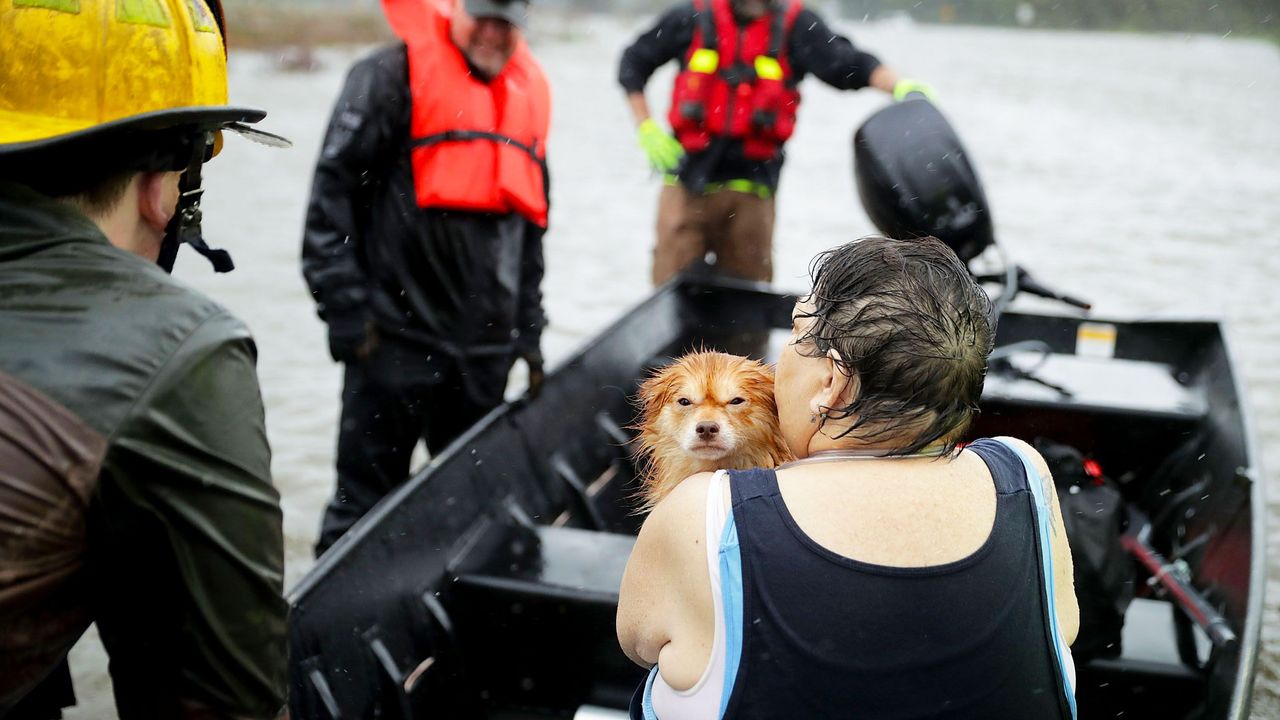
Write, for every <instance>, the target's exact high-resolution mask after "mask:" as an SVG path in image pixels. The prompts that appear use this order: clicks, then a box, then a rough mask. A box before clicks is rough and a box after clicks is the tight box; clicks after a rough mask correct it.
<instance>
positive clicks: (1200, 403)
mask: <svg viewBox="0 0 1280 720" xmlns="http://www.w3.org/2000/svg"><path fill="white" fill-rule="evenodd" d="M793 301H794V298H792V297H789V296H786V295H781V294H776V293H773V292H770V291H768V290H767V289H765V288H763V287H761V286H757V285H754V284H749V283H732V282H726V281H722V280H709V279H698V278H694V277H686V278H683V279H681V280H679V281H677V282H676V283H673V284H671V285H668V286H666V287H664V288H662V289H660V290H659V291H658V292H656V293H655V294H654V295H653V296H652V297H650V298H649V299H647V300H646V301H645V302H643V303H642V304H641V305H640V306H638V307H637V308H636V309H634V310H633V311H632V312H630V313H629V314H627V315H626V316H625V317H623V318H622V319H621V320H619V321H618V322H617V323H616V324H614V325H613V326H612V327H610V328H609V329H608V330H606V331H605V332H604V333H602V334H601V335H600V336H599V337H598V338H596V339H595V340H594V341H593V342H591V343H590V344H589V345H588V346H587V347H585V348H584V349H583V350H582V351H580V352H579V353H578V354H577V355H576V356H574V357H573V358H572V359H571V360H569V361H568V362H567V363H565V364H564V365H563V366H561V367H560V368H558V369H557V370H556V371H555V372H553V373H551V374H550V375H549V376H548V378H547V381H546V384H545V386H544V389H543V391H542V394H541V395H540V396H539V397H538V399H537V400H536V401H533V402H526V401H523V400H522V401H518V402H516V403H512V404H510V405H507V406H504V407H502V408H500V409H498V410H496V411H495V412H493V413H492V414H490V415H489V416H488V417H486V418H485V419H484V420H483V421H482V422H480V423H479V424H478V425H477V426H475V427H474V428H473V429H472V430H470V431H469V432H468V433H467V434H466V435H465V436H464V437H462V438H460V439H459V440H458V441H457V442H456V443H455V444H453V445H452V446H451V447H450V448H449V449H448V450H447V451H446V452H444V453H443V454H442V455H441V456H440V457H438V458H435V459H433V461H432V462H431V464H430V465H429V466H428V467H427V468H426V469H424V470H423V471H422V472H421V473H419V474H418V475H416V476H415V477H413V478H412V479H410V480H409V481H408V482H407V483H406V484H405V485H404V486H402V487H401V488H400V489H399V490H397V491H396V492H395V493H394V494H392V495H391V496H389V497H388V498H386V499H385V500H384V501H383V502H382V503H381V504H379V505H378V506H377V507H376V508H375V509H374V510H373V511H372V512H371V513H370V514H369V515H368V516H367V517H366V518H364V519H363V520H362V521H361V522H360V523H359V524H357V525H356V526H355V527H354V528H353V529H352V531H351V532H350V533H348V535H347V536H346V537H344V538H343V539H342V540H341V541H339V543H338V544H337V545H335V546H334V547H333V548H332V549H331V550H330V551H329V552H328V553H327V554H326V555H325V556H324V557H323V558H321V559H320V561H319V562H318V563H317V565H316V566H315V568H314V569H313V570H312V571H311V572H310V573H309V574H308V575H307V576H306V577H305V578H304V579H303V581H302V582H301V583H300V584H299V586H298V587H297V588H296V589H295V590H294V592H293V593H292V596H291V603H292V611H293V614H292V618H291V631H290V651H291V658H292V661H291V692H290V708H291V711H292V716H293V717H294V718H339V717H340V718H365V717H389V718H428V717H430V718H441V717H443V718H535V717H572V716H573V715H574V713H575V712H577V711H578V709H579V708H580V707H582V706H599V707H605V708H625V706H626V701H627V699H628V698H629V696H630V694H631V692H632V691H633V690H634V688H635V686H636V684H637V682H638V681H639V679H640V678H641V675H642V673H641V671H640V669H639V668H636V667H635V666H634V665H632V664H631V663H629V662H628V661H627V660H626V658H625V657H624V656H623V655H622V653H621V651H620V650H619V649H618V647H617V643H616V640H615V638H614V630H613V616H614V610H615V607H616V602H617V587H618V582H619V579H620V578H621V574H622V569H623V566H624V565H625V562H626V557H627V554H628V553H629V550H630V547H631V544H632V541H633V540H632V535H633V534H634V531H635V529H636V527H637V526H638V523H639V518H637V517H636V515H635V514H634V513H633V512H632V510H631V508H632V506H633V503H632V502H631V501H630V498H629V494H630V493H631V492H633V490H634V486H633V484H632V483H633V480H634V477H633V469H632V467H631V464H630V461H629V448H628V447H627V446H626V442H627V440H628V434H627V432H626V431H625V430H624V429H623V427H624V426H626V425H628V424H629V423H630V422H631V421H632V419H633V415H634V408H633V406H632V405H631V403H630V399H629V398H630V397H631V396H632V394H633V392H634V390H635V387H636V385H637V384H638V382H639V379H640V378H642V377H643V376H644V374H645V373H646V372H647V371H648V370H649V369H650V368H652V367H653V366H655V364H657V363H660V362H662V361H664V360H665V359H667V358H669V357H671V356H673V355H678V354H680V353H681V352H683V351H684V350H687V349H690V348H692V347H695V346H700V345H701V346H708V347H719V348H725V349H728V350H730V351H735V350H737V351H740V352H741V351H744V350H748V349H750V348H752V347H757V346H758V345H757V344H758V342H759V341H760V340H761V339H762V338H763V337H766V335H767V333H768V332H769V331H770V330H777V329H780V328H786V327H789V325H790V311H791V306H792V304H793ZM1090 322H1093V323H1095V325H1087V326H1086V332H1083V333H1082V331H1081V325H1082V321H1081V320H1080V319H1078V318H1066V317H1055V316H1048V315H1034V314H1026V313H1007V314H1006V315H1005V316H1004V317H1003V318H1002V320H1001V323H1000V327H999V332H998V338H997V345H1000V346H1004V345H1009V344H1010V343H1014V342H1019V341H1035V342H1038V343H1043V344H1045V345H1047V346H1048V348H1049V349H1051V350H1052V352H1053V353H1054V354H1053V355H1052V356H1050V357H1051V358H1052V360H1053V362H1050V363H1046V365H1045V366H1044V368H1043V370H1042V372H1043V373H1045V374H1046V377H1052V378H1053V379H1054V381H1055V382H1057V383H1058V384H1060V385H1064V386H1066V387H1068V388H1071V389H1073V390H1074V392H1072V394H1071V395H1070V396H1069V397H1068V396H1065V395H1062V394H1060V393H1055V391H1053V390H1051V389H1049V388H1048V387H1046V386H1043V385H1038V384H1036V383H1032V382H1029V381H1026V380H1019V379H1015V378H1002V377H1000V376H998V375H993V376H992V377H991V378H990V379H989V381H988V387H987V391H986V394H985V395H984V400H983V414H982V418H981V421H980V423H979V425H978V427H977V428H976V429H975V434H977V435H993V434H1010V435H1015V436H1019V437H1024V438H1030V437H1034V436H1037V435H1043V436H1048V437H1053V438H1055V439H1057V440H1060V441H1062V442H1069V443H1071V444H1073V445H1074V446H1076V447H1079V448H1081V449H1083V450H1087V451H1088V452H1089V453H1090V454H1091V455H1092V456H1093V457H1095V458H1097V459H1098V461H1099V462H1101V463H1102V464H1103V465H1105V466H1106V467H1107V468H1108V471H1109V472H1110V473H1111V474H1112V475H1113V476H1114V477H1118V478H1121V479H1122V480H1125V482H1123V483H1122V486H1123V488H1124V493H1125V496H1126V499H1127V500H1129V501H1130V502H1131V503H1132V504H1133V506H1134V507H1135V508H1140V509H1141V511H1142V512H1143V513H1145V515H1146V516H1147V517H1150V518H1151V519H1152V531H1151V533H1150V547H1151V548H1152V552H1153V554H1154V556H1155V557H1163V558H1174V559H1179V560H1181V561H1182V562H1183V563H1184V564H1185V569H1186V571H1187V573H1186V580H1187V583H1186V585H1187V587H1188V588H1189V589H1190V591H1191V592H1193V593H1196V594H1198V595H1199V596H1201V597H1202V599H1204V601H1205V604H1206V606H1207V607H1209V608H1210V611H1211V612H1216V613H1217V615H1218V617H1219V619H1220V623H1221V627H1222V628H1225V629H1226V630H1227V631H1228V632H1227V634H1228V635H1230V638H1229V641H1225V640H1223V637H1218V636H1217V635H1215V636H1214V637H1213V638H1212V639H1210V636H1209V635H1207V634H1206V633H1205V632H1203V631H1202V630H1201V629H1199V627H1200V626H1199V625H1197V624H1196V622H1195V621H1193V620H1191V619H1190V615H1189V614H1188V612H1187V611H1186V610H1185V609H1183V608H1181V607H1179V605H1178V604H1177V601H1176V599H1171V598H1174V593H1171V592H1170V591H1169V588H1168V587H1166V586H1164V585H1161V584H1159V583H1156V584H1154V585H1151V586H1150V587H1147V586H1146V585H1145V584H1144V585H1143V587H1140V588H1139V591H1140V592H1139V594H1140V596H1142V597H1140V600H1139V601H1136V602H1135V603H1134V605H1133V606H1132V607H1131V609H1130V611H1129V617H1128V622H1127V625H1126V635H1125V643H1124V644H1125V647H1124V652H1123V654H1122V655H1121V656H1120V657H1118V658H1114V659H1108V660H1094V661H1091V662H1089V663H1087V664H1085V665H1083V666H1082V667H1080V668H1079V682H1078V688H1079V690H1078V703H1079V707H1080V716H1081V717H1116V716H1118V715H1119V714H1121V713H1122V715H1119V716H1123V717H1126V718H1134V717H1139V718H1142V717H1152V718H1154V717H1161V718H1180V717H1195V718H1214V719H1216V718H1232V719H1236V718H1245V717H1247V714H1248V702H1249V691H1250V686H1251V680H1252V676H1253V671H1254V663H1255V658H1256V648H1257V642H1258V636H1259V630H1260V613H1261V605H1262V600H1261V585H1262V582H1263V579H1262V578H1263V576H1262V554H1263V537H1264V533H1263V532H1262V508H1263V507H1264V505H1263V503H1262V499H1261V488H1260V486H1259V476H1258V473H1257V471H1256V468H1254V465H1253V459H1254V458H1255V457H1256V455H1255V454H1254V452H1253V449H1252V447H1251V445H1250V440H1249V430H1248V423H1247V418H1246V417H1245V414H1244V412H1243V410H1242V402H1241V400H1242V398H1241V397H1240V394H1239V393H1240V391H1239V386H1238V384H1237V383H1236V380H1235V376H1234V373H1233V371H1232V366H1231V362H1230V355H1229V353H1228V351H1227V346H1226V343H1225V341H1224V339H1223V335H1222V330H1221V328H1220V327H1219V325H1218V324H1216V323H1213V322H1138V323H1124V322H1110V323H1104V324H1098V323H1097V321H1090ZM1095 326H1096V327H1102V328H1104V329H1105V328H1108V327H1109V328H1112V329H1113V330H1114V343H1113V344H1112V347H1111V348H1110V349H1109V352H1110V354H1111V357H1109V358H1089V357H1083V356H1081V355H1080V352H1081V351H1083V350H1084V349H1086V348H1085V347H1084V345H1082V342H1083V340H1082V338H1083V337H1085V336H1087V335H1088V334H1089V332H1088V330H1089V329H1090V328H1095ZM774 340H775V342H777V340H778V339H777V337H775V339H774ZM1090 348H1091V352H1092V351H1096V347H1093V346H1090ZM1191 444H1194V447H1191V449H1190V450H1189V449H1188V447H1189V446H1190V445H1191ZM1180 567H1181V566H1180ZM1138 572H1139V573H1142V572H1144V571H1142V570H1139V571H1138ZM1140 577H1142V578H1145V575H1140ZM1169 582H1170V583H1174V582H1175V581H1174V580H1170V581H1169ZM1206 622H1207V621H1206ZM1214 640H1216V641H1217V644H1215V643H1214Z"/></svg>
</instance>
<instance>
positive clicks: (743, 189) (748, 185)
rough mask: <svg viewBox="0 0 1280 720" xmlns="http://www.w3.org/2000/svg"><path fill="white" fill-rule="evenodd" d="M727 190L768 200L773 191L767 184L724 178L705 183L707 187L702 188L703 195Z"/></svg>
mask: <svg viewBox="0 0 1280 720" xmlns="http://www.w3.org/2000/svg"><path fill="white" fill-rule="evenodd" d="M722 190H728V191H729V192H738V193H743V194H746V195H755V196H756V197H759V198H763V199H765V200H768V199H769V198H770V197H772V196H773V191H772V190H770V189H769V186H768V185H765V184H764V183H758V182H755V181H752V180H743V179H737V180H726V181H724V182H713V183H707V187H706V189H705V190H703V194H704V195H710V194H711V193H716V192H720V191H722Z"/></svg>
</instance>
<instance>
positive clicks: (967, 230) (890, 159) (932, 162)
mask: <svg viewBox="0 0 1280 720" xmlns="http://www.w3.org/2000/svg"><path fill="white" fill-rule="evenodd" d="M853 147H854V178H855V180H856V183H857V186H858V196H859V198H860V199H861V201H862V206H863V208H864V209H865V210H866V212H867V215H868V216H870V217H871V221H872V222H873V223H875V225H876V227H878V228H879V229H880V231H881V232H883V233H884V234H886V235H888V236H890V237H894V238H908V237H923V236H925V235H933V236H934V237H937V238H938V239H940V240H942V241H943V242H945V243H946V244H947V245H948V246H950V247H951V249H952V250H954V251H955V252H956V255H958V256H959V257H960V259H961V260H963V261H964V262H966V263H967V262H968V261H969V260H971V259H973V258H974V257H976V256H977V255H978V254H979V253H981V252H982V251H983V250H984V249H986V247H987V246H988V245H991V244H992V243H993V242H995V237H994V233H993V229H992V221H991V211H990V209H989V208H988V206H987V198H986V195H985V193H983V191H982V183H981V182H979V180H978V174H977V172H976V171H975V170H974V168H973V165H972V164H971V163H970V162H969V156H968V153H967V152H965V149H964V147H963V146H962V145H961V144H960V138H959V137H958V136H957V135H956V133H955V131H954V130H953V129H952V128H951V124H950V123H948V122H947V119H946V118H945V117H943V116H942V113H941V112H939V111H938V109H937V108H936V107H934V106H933V103H931V102H929V101H928V100H925V99H923V98H911V99H908V100H904V101H902V102H899V103H894V104H893V105H890V106H888V107H885V108H884V109H882V110H879V111H878V112H876V113H875V114H873V115H872V116H871V117H869V118H867V120H866V122H864V123H863V124H862V126H861V127H859V128H858V130H857V132H856V133H854V137H853Z"/></svg>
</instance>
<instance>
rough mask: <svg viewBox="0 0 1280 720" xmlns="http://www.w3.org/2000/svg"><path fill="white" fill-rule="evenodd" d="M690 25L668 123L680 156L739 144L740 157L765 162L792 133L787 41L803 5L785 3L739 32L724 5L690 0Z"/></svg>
mask: <svg viewBox="0 0 1280 720" xmlns="http://www.w3.org/2000/svg"><path fill="white" fill-rule="evenodd" d="M693 7H694V11H695V12H696V13H697V17H698V25H697V27H695V28H694V31H693V45H691V46H690V48H689V52H688V53H687V54H686V55H685V62H684V69H683V70H682V71H681V72H680V74H679V75H678V76H676V84H675V91H674V93H673V96H672V99H671V112H670V113H669V115H668V120H669V121H670V122H671V129H672V130H673V131H674V132H675V135H676V138H677V139H678V140H679V141H680V144H681V145H683V146H684V148H685V150H687V151H689V152H699V151H702V150H706V149H707V147H708V146H709V145H710V144H711V139H712V138H714V137H721V136H725V137H731V138H734V139H737V140H741V141H742V146H743V154H744V155H745V156H746V157H747V158H750V159H752V160H768V159H771V158H773V157H774V156H775V155H777V154H778V151H779V150H780V149H781V147H782V144H783V143H785V142H786V141H787V139H788V138H790V137H791V133H792V132H793V131H794V130H795V127H796V110H797V109H798V108H799V106H800V93H799V92H797V91H796V89H795V80H794V75H793V73H792V71H791V64H790V63H789V62H788V61H787V40H788V38H790V37H791V28H792V26H793V25H795V20H796V16H797V15H799V14H800V10H801V9H802V8H803V5H802V4H801V3H800V2H799V0H785V6H784V7H783V8H781V9H776V8H775V9H774V10H771V11H770V12H768V13H765V15H764V16H762V17H759V18H756V19H755V20H752V21H751V22H750V23H749V24H748V25H747V26H746V27H744V28H739V27H738V24H737V21H736V20H735V19H734V17H733V8H732V7H731V6H730V0H694V2H693Z"/></svg>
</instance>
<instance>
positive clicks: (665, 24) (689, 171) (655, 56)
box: [618, 2, 880, 192]
mask: <svg viewBox="0 0 1280 720" xmlns="http://www.w3.org/2000/svg"><path fill="white" fill-rule="evenodd" d="M697 26H698V15H697V11H696V10H695V9H694V6H693V3H692V2H686V3H681V4H679V5H677V6H675V7H673V8H671V9H670V10H668V11H667V12H666V13H665V14H663V15H662V16H661V17H660V18H658V22H657V23H655V24H654V25H653V27H651V28H649V29H648V30H646V31H645V32H644V33H642V34H641V35H640V37H638V38H636V41H635V42H634V43H632V44H631V45H630V46H629V47H628V48H627V49H626V50H624V51H623V53H622V61H621V63H619V66H618V82H619V83H620V84H621V85H622V88H623V90H625V91H627V92H628V93H633V92H644V86H645V84H646V83H648V82H649V77H650V76H651V75H653V72H654V71H655V70H657V69H658V68H659V67H661V66H662V65H664V64H666V63H669V62H672V61H675V62H677V63H683V62H684V56H685V54H686V53H688V52H689V48H690V47H691V46H692V45H693V35H694V30H695V29H696V28H697ZM787 59H788V60H789V62H790V63H791V70H792V74H793V81H794V82H795V83H796V84H797V85H798V84H800V81H801V80H803V79H804V78H805V76H806V75H808V74H809V73H813V74H814V75H816V76H817V77H818V79H819V80H822V81H823V82H824V83H826V84H828V85H830V86H831V87H833V88H836V89H838V90H857V89H860V88H864V87H866V86H867V84H868V83H869V82H870V81H871V73H872V71H874V70H875V69H876V68H877V67H879V66H880V61H879V60H878V59H877V58H876V56H874V55H872V54H870V53H867V52H863V51H862V50H859V49H858V48H856V47H854V45H853V43H852V42H850V41H849V39H848V38H846V37H844V36H843V35H840V34H838V33H836V32H835V31H833V30H831V29H830V28H829V27H828V26H827V24H826V23H825V22H823V21H822V18H821V17H819V16H818V14H817V13H815V12H814V11H812V10H810V9H809V8H803V9H802V10H800V13H799V14H798V15H796V21H795V25H793V26H792V29H791V36H790V37H789V38H788V39H787ZM669 98H670V96H669V95H668V99H669ZM663 107H666V104H664V105H663ZM782 161H783V157H782V156H781V154H780V155H779V157H777V158H775V159H773V160H768V161H764V162H761V161H759V160H749V159H747V158H745V157H744V156H743V154H742V143H741V142H740V141H729V140H727V139H724V138H719V139H717V141H716V142H713V143H712V144H711V147H709V148H707V149H706V150H704V151H702V152H698V153H692V154H690V155H688V156H687V159H686V160H685V162H684V164H683V165H682V166H681V168H680V172H679V177H680V182H681V184H683V185H684V186H685V187H687V188H689V189H690V190H693V191H695V192H700V191H701V190H702V188H703V187H704V186H705V185H706V184H707V183H709V182H724V181H726V180H737V179H744V180H751V181H753V182H758V183H761V184H763V185H766V186H768V187H769V188H771V189H777V187H778V177H779V175H780V173H781V171H782Z"/></svg>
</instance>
